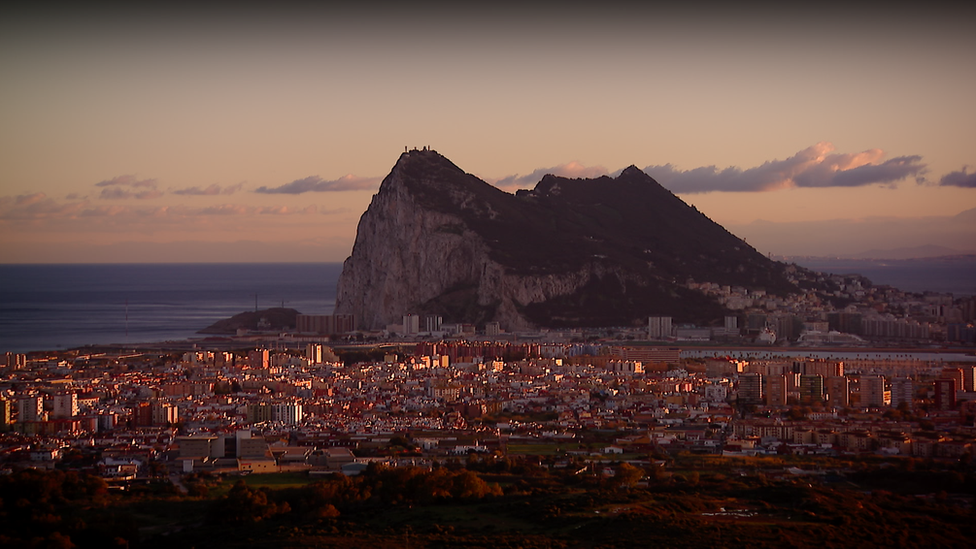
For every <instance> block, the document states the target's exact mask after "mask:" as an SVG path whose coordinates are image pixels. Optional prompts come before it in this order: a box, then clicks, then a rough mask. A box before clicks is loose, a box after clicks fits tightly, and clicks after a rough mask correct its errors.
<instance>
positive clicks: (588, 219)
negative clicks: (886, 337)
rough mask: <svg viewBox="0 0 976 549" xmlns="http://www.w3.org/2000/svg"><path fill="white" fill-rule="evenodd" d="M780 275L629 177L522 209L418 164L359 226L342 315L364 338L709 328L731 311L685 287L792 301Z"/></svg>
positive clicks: (474, 181)
mask: <svg viewBox="0 0 976 549" xmlns="http://www.w3.org/2000/svg"><path fill="white" fill-rule="evenodd" d="M785 268H786V266H785V265H783V264H781V263H777V262H774V261H771V260H769V259H767V258H766V257H765V256H763V255H762V254H760V253H759V252H757V251H756V250H755V249H753V248H752V247H750V246H749V245H748V244H746V243H745V242H743V241H742V240H741V239H739V238H737V237H736V236H734V235H732V234H731V233H729V232H728V231H726V230H725V229H724V228H723V227H722V226H720V225H718V224H717V223H715V222H713V221H712V220H710V219H708V218H707V217H706V216H705V215H704V214H702V213H701V212H699V211H698V210H697V209H695V208H694V207H692V206H689V205H687V204H685V203H684V202H683V201H681V199H679V198H678V197H676V196H675V195H674V194H672V193H671V192H670V191H668V190H667V189H665V188H664V187H662V186H661V185H659V184H658V183H657V182H656V181H655V180H654V179H652V178H651V177H650V176H648V175H647V174H645V173H644V172H642V171H641V170H639V169H638V168H636V167H633V166H631V167H629V168H627V169H625V170H624V171H623V172H621V173H620V175H618V176H617V177H609V176H604V177H599V178H595V179H567V178H564V177H557V176H554V175H547V176H545V177H543V179H542V180H541V181H540V182H539V183H538V184H537V185H536V186H535V188H534V189H533V190H531V191H518V192H517V193H516V194H514V195H513V194H510V193H507V192H504V191H502V190H500V189H498V188H496V187H494V186H492V185H490V184H488V183H486V182H484V181H482V180H480V179H478V178H477V177H475V176H473V175H471V174H468V173H465V172H464V170H462V169H460V168H459V167H457V166H456V165H454V163H452V162H451V161H450V160H448V159H447V158H445V157H444V156H442V155H440V154H438V153H437V152H435V151H432V150H413V151H409V152H405V153H403V154H402V155H401V156H400V158H399V160H398V161H397V163H396V165H395V166H394V167H393V170H392V171H391V172H390V174H389V175H388V176H386V178H385V179H384V180H383V183H382V184H381V185H380V189H379V191H378V192H377V193H376V194H375V195H374V196H373V199H372V202H371V203H370V205H369V208H368V209H367V210H366V212H365V213H364V214H363V216H362V218H361V219H360V221H359V227H358V232H357V234H356V242H355V245H354V246H353V250H352V255H350V257H349V258H348V259H346V261H345V263H344V265H343V269H342V274H341V276H340V277H339V283H338V291H337V300H336V312H337V313H343V314H349V313H351V314H355V315H356V317H357V322H358V324H359V327H360V328H365V329H376V328H382V327H384V326H385V325H387V324H391V323H397V322H399V321H400V319H401V318H402V315H404V314H407V313H414V314H419V315H423V314H438V315H441V316H442V317H443V318H444V321H445V322H467V323H474V324H483V323H485V322H491V321H496V322H499V323H500V325H501V327H502V328H504V329H507V330H520V329H528V328H538V327H577V326H627V325H636V324H642V323H645V322H646V321H647V317H648V316H654V315H666V316H671V317H673V318H674V319H675V320H676V321H678V322H682V321H684V322H698V323H704V324H708V323H712V322H716V321H718V320H719V319H721V318H722V317H723V316H724V315H725V314H727V311H726V310H725V309H724V307H723V306H721V305H720V304H719V303H717V302H715V301H714V300H713V299H712V298H710V297H708V296H706V295H705V294H703V293H700V292H698V291H696V290H692V289H688V287H687V282H688V281H689V280H694V281H697V282H713V283H717V284H721V285H730V286H742V287H746V288H749V289H764V290H766V291H767V292H768V293H771V294H778V295H784V294H786V293H789V292H794V291H796V290H797V288H796V286H794V285H793V284H792V283H790V282H789V281H788V280H787V277H786V276H785Z"/></svg>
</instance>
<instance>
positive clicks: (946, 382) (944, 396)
mask: <svg viewBox="0 0 976 549" xmlns="http://www.w3.org/2000/svg"><path fill="white" fill-rule="evenodd" d="M935 407H936V409H938V410H943V411H947V410H955V409H956V380H955V379H953V378H939V379H937V380H935Z"/></svg>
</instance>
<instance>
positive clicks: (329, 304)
mask: <svg viewBox="0 0 976 549" xmlns="http://www.w3.org/2000/svg"><path fill="white" fill-rule="evenodd" d="M341 272H342V264H341V263H249V264H240V263H219V264H216V263H215V264H199V263H186V264H99V265H0V352H13V353H26V352H30V351H50V350H64V349H71V348H75V347H80V346H85V345H105V344H121V345H125V344H133V343H149V342H160V341H170V340H185V339H189V338H196V337H205V336H203V335H201V334H198V333H197V331H198V330H202V329H204V328H206V327H207V326H209V325H211V324H213V323H214V322H216V321H218V320H221V319H225V318H229V317H231V316H234V315H235V314H238V313H241V312H245V311H254V310H255V309H269V308H272V307H288V308H292V309H296V310H298V311H299V312H301V313H304V314H331V313H332V311H333V308H334V307H335V298H336V283H337V282H338V280H339V273H341Z"/></svg>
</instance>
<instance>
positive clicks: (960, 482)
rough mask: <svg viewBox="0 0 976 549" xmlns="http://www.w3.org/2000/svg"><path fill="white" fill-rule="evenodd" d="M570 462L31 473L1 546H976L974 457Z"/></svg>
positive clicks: (3, 511) (13, 495)
mask: <svg viewBox="0 0 976 549" xmlns="http://www.w3.org/2000/svg"><path fill="white" fill-rule="evenodd" d="M569 465H570V466H569V467H565V468H560V469H554V470H552V472H550V471H548V470H546V469H545V468H543V467H541V466H540V460H539V459H538V458H536V457H526V458H518V459H501V458H499V459H493V458H488V459H480V458H471V459H469V460H468V461H467V462H466V463H465V462H461V461H455V462H454V463H452V464H449V465H448V466H444V467H440V468H436V469H434V470H427V469H421V468H412V467H404V468H387V467H384V466H376V465H373V466H371V467H370V468H369V469H368V470H367V471H366V472H365V473H363V474H362V475H360V476H359V477H344V476H342V475H333V476H330V477H327V478H324V479H321V480H315V481H313V480H312V479H309V478H308V476H307V475H305V474H303V473H298V474H278V475H250V476H248V477H244V478H240V477H238V478H220V477H216V476H212V475H209V474H206V473H203V474H197V475H193V476H191V477H189V478H188V479H186V482H185V484H186V486H187V488H188V490H189V494H186V495H181V494H180V493H178V492H177V491H176V490H175V488H174V487H172V485H169V484H168V482H166V481H160V482H158V483H155V484H149V485H146V486H143V487H135V488H132V489H130V490H128V491H123V492H116V491H109V490H107V489H106V486H105V484H104V482H103V481H101V480H100V479H97V478H95V477H89V476H86V475H78V474H75V473H62V472H57V471H55V472H38V471H32V470H26V471H21V472H17V473H14V474H12V475H8V476H6V477H3V478H2V479H0V497H2V507H0V528H2V529H0V532H2V533H0V544H2V545H4V546H8V547H167V548H168V547H267V548H276V549H277V548H300V547H336V548H345V547H349V548H352V547H372V548H385V547H390V548H392V547H418V548H433V547H471V548H475V547H485V548H488V547H491V548H498V547H540V548H541V547H566V548H574V547H580V548H582V547H607V548H611V547H621V548H625V547H626V548H631V547H648V546H662V547H852V546H856V547H883V546H884V547H935V546H938V547H965V546H970V541H971V540H972V539H973V536H974V535H976V520H974V519H976V513H974V511H973V507H972V504H973V494H974V489H976V476H974V474H973V470H972V468H971V467H969V466H968V465H964V464H960V463H952V464H935V463H932V462H927V463H926V462H916V461H914V460H910V459H908V460H894V461H890V462H888V461H881V460H878V459H876V458H869V459H867V460H866V461H865V460H861V461H849V462H838V461H836V460H835V461H830V462H818V463H812V462H802V461H796V460H795V459H794V458H753V459H749V460H743V459H738V460H729V459H723V458H705V457H700V456H683V457H679V458H677V459H676V460H674V461H671V462H669V463H668V464H667V467H663V466H660V465H657V466H651V465H648V466H644V467H640V466H632V465H628V464H616V465H610V466H608V470H606V471H603V468H602V467H599V466H596V467H595V466H594V465H593V464H592V463H586V462H583V461H578V462H574V463H570V464H569ZM790 466H792V467H794V468H796V467H797V466H800V467H807V468H810V469H814V468H816V469H819V472H818V473H815V474H805V473H801V474H796V473H795V472H794V473H793V474H789V473H786V472H785V471H787V470H788V467H790ZM827 467H829V468H827ZM611 470H612V471H613V472H614V474H613V475H612V476H607V475H606V474H602V473H604V472H606V473H609V472H610V471H611ZM595 471H598V472H600V473H601V474H595Z"/></svg>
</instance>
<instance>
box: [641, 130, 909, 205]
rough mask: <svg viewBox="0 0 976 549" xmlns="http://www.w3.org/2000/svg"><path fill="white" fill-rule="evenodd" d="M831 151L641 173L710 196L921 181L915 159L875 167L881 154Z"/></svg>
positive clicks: (823, 148) (820, 147)
mask: <svg viewBox="0 0 976 549" xmlns="http://www.w3.org/2000/svg"><path fill="white" fill-rule="evenodd" d="M833 150H834V146H833V145H831V144H830V143H827V142H822V143H817V144H816V145H813V146H812V147H808V148H806V149H804V150H802V151H800V152H798V153H796V154H795V155H793V156H791V157H790V158H787V159H785V160H770V161H768V162H765V163H764V164H763V165H761V166H756V167H754V168H749V169H746V170H743V169H741V168H736V167H729V168H725V169H723V170H719V169H718V168H716V167H715V166H703V167H700V168H694V169H691V170H684V171H682V170H678V169H676V168H675V167H674V166H673V165H671V164H665V165H663V166H662V165H658V166H647V167H646V168H644V172H645V173H647V174H648V175H650V176H651V177H653V178H654V179H656V180H657V181H658V182H660V183H661V184H662V185H664V186H665V187H667V188H668V189H670V190H671V191H673V192H675V193H704V192H711V191H726V192H757V191H772V190H777V189H786V188H794V187H858V186H863V185H872V184H877V183H882V184H891V183H894V182H896V181H900V180H902V179H905V178H907V177H915V178H916V179H918V178H920V177H921V176H922V174H923V173H925V167H926V166H925V164H924V163H922V158H921V157H920V156H899V157H897V158H892V159H891V160H887V161H885V162H881V163H878V162H879V161H880V160H881V159H882V158H883V157H884V151H882V150H880V149H870V150H867V151H864V152H860V153H855V154H831V151H833Z"/></svg>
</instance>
